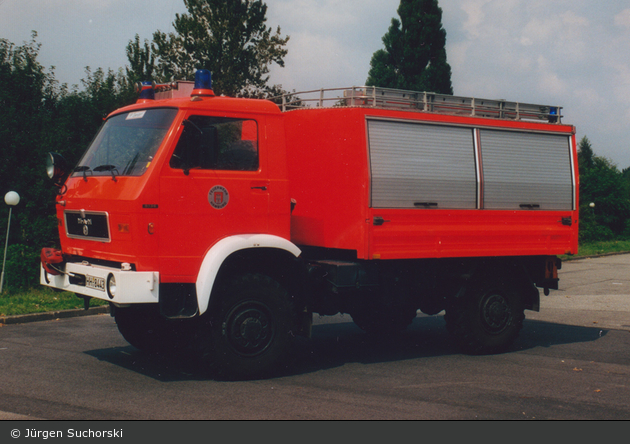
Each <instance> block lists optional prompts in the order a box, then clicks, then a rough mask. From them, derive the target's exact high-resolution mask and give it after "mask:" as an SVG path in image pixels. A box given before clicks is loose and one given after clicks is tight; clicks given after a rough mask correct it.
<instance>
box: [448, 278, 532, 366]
mask: <svg viewBox="0 0 630 444" xmlns="http://www.w3.org/2000/svg"><path fill="white" fill-rule="evenodd" d="M524 319H525V314H524V308H523V298H522V295H521V292H519V291H518V290H517V289H515V288H505V287H502V286H496V287H493V286H485V285H480V286H478V287H477V288H474V289H472V290H470V291H469V292H467V293H466V294H465V295H464V296H463V299H462V300H459V301H457V302H455V303H453V304H452V305H451V306H450V307H449V308H448V309H447V310H446V315H445V320H446V326H447V329H448V330H449V332H450V333H451V334H452V335H453V337H454V338H455V340H456V341H457V343H458V345H459V346H460V348H461V349H462V350H463V351H464V352H465V353H470V354H490V353H500V352H502V351H505V350H506V349H507V348H508V347H509V346H510V345H512V344H513V343H514V341H515V340H516V338H517V337H518V334H519V332H520V330H521V328H522V327H523V320H524Z"/></svg>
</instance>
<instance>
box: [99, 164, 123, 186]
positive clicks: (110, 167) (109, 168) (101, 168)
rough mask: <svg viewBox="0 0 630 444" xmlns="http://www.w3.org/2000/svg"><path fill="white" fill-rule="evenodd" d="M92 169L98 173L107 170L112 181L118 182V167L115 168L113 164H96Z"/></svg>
mask: <svg viewBox="0 0 630 444" xmlns="http://www.w3.org/2000/svg"><path fill="white" fill-rule="evenodd" d="M94 171H97V172H99V173H100V172H101V171H109V172H111V173H112V180H113V181H114V182H118V181H117V180H116V174H118V175H119V176H120V173H119V172H118V169H116V166H115V165H100V166H97V167H96V168H94ZM114 171H116V174H114Z"/></svg>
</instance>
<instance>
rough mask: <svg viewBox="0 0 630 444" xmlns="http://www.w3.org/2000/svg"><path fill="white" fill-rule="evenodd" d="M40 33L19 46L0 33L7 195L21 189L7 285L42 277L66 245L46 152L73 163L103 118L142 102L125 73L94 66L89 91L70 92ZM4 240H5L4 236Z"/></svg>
mask: <svg viewBox="0 0 630 444" xmlns="http://www.w3.org/2000/svg"><path fill="white" fill-rule="evenodd" d="M36 38H37V33H35V32H33V33H32V38H31V40H30V41H29V42H25V43H24V44H23V45H22V46H16V45H14V44H13V43H11V42H9V41H8V40H6V39H0V156H1V158H2V159H3V162H1V163H0V179H1V180H0V196H4V195H5V194H6V193H7V192H8V191H16V192H17V193H18V194H19V195H20V203H19V204H18V205H17V206H16V207H15V208H14V209H13V211H12V220H11V229H10V237H9V249H8V251H7V263H6V270H5V281H6V283H5V289H9V290H10V289H12V288H25V287H28V286H31V285H36V284H37V283H38V282H39V268H38V260H37V258H38V257H39V254H40V251H41V249H42V248H43V247H53V246H55V245H56V244H58V238H59V236H58V232H57V218H56V216H55V211H56V208H55V193H56V189H55V188H54V187H53V186H52V185H51V184H50V183H49V182H48V178H47V177H46V173H45V161H46V154H47V153H48V152H49V151H55V152H58V153H60V154H61V155H62V156H64V157H65V158H66V159H67V160H68V163H69V164H70V165H71V166H72V165H75V164H76V163H77V161H78V160H79V158H80V156H81V155H82V154H83V152H84V151H85V149H86V148H87V146H88V144H89V142H90V141H91V140H92V138H93V137H94V134H95V133H96V130H97V129H98V128H99V126H100V125H102V123H103V118H104V117H105V116H106V115H107V114H108V113H110V112H111V111H113V110H114V109H116V108H119V107H120V106H122V105H125V104H129V103H131V102H133V101H135V94H134V93H133V89H132V87H131V86H130V85H129V83H128V82H127V80H126V77H125V76H124V75H123V73H122V72H118V73H114V72H113V71H109V72H107V73H106V72H104V71H103V70H102V69H100V68H99V69H97V70H96V71H94V72H92V71H91V70H90V69H89V68H87V69H86V75H87V77H86V79H84V80H83V81H82V84H83V87H84V90H83V91H80V92H79V91H77V90H73V91H68V88H67V86H66V85H59V83H58V82H57V81H56V80H55V77H54V70H53V69H51V70H50V71H46V70H45V69H44V68H43V67H42V65H41V64H40V63H39V62H38V60H37V57H38V55H39V51H40V48H41V44H40V43H38V42H37V41H36ZM8 215H9V211H8V208H7V206H6V205H4V203H2V205H1V206H0V233H1V234H2V236H1V238H2V239H3V241H4V240H5V239H6V227H7V222H8V220H7V219H8ZM3 246H4V243H3Z"/></svg>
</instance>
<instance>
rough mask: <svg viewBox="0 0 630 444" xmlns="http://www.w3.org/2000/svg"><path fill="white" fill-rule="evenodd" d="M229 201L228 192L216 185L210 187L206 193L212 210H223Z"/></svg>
mask: <svg viewBox="0 0 630 444" xmlns="http://www.w3.org/2000/svg"><path fill="white" fill-rule="evenodd" d="M229 201H230V194H229V193H228V190H227V189H225V188H224V187H222V186H221V185H216V186H214V187H212V189H211V190H210V192H209V193H208V202H209V203H210V205H211V206H212V208H214V209H216V210H220V209H222V208H225V207H226V206H227V204H228V202H229Z"/></svg>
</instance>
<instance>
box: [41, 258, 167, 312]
mask: <svg viewBox="0 0 630 444" xmlns="http://www.w3.org/2000/svg"><path fill="white" fill-rule="evenodd" d="M112 277H113V278H114V279H115V280H116V291H115V292H112V291H110V290H109V289H108V282H109V279H111V278H112ZM39 281H40V283H41V284H42V285H45V286H47V287H52V288H56V289H58V290H64V291H70V292H73V293H76V294H78V295H81V296H88V297H91V298H96V299H102V300H104V301H108V302H112V303H114V304H116V305H119V304H120V305H125V304H146V303H157V302H159V288H160V286H159V282H160V274H159V273H158V272H151V271H144V272H138V271H122V270H120V269H119V268H110V267H103V266H98V265H91V264H86V263H72V262H68V263H66V264H65V269H64V273H63V274H60V275H56V276H55V275H52V274H50V273H47V272H46V270H45V269H44V267H43V266H41V265H40V279H39Z"/></svg>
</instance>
